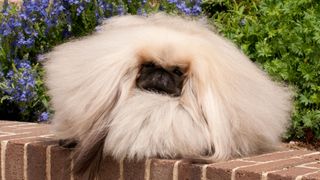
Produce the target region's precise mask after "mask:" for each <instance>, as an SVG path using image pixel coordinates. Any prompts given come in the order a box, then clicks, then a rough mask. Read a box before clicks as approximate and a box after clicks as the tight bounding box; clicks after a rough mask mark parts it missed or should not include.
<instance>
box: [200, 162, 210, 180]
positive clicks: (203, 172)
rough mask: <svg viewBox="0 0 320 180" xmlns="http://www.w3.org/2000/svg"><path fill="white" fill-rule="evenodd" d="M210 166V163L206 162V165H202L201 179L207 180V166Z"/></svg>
mask: <svg viewBox="0 0 320 180" xmlns="http://www.w3.org/2000/svg"><path fill="white" fill-rule="evenodd" d="M208 166H209V164H206V165H204V166H202V168H201V180H206V179H207V167H208Z"/></svg>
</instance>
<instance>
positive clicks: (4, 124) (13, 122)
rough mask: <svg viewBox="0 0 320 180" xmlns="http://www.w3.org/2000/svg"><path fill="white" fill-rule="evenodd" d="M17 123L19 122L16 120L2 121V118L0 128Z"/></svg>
mask: <svg viewBox="0 0 320 180" xmlns="http://www.w3.org/2000/svg"><path fill="white" fill-rule="evenodd" d="M19 123H20V122H17V121H3V120H0V129H1V127H3V126H12V125H16V124H19Z"/></svg>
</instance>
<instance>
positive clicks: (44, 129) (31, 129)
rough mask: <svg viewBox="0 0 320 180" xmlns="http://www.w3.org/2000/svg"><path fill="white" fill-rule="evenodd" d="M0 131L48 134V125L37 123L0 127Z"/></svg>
mask: <svg viewBox="0 0 320 180" xmlns="http://www.w3.org/2000/svg"><path fill="white" fill-rule="evenodd" d="M0 130H1V131H2V132H10V133H17V134H19V133H20V134H21V133H30V134H40V132H41V134H49V132H50V129H49V127H48V126H43V125H42V126H41V125H39V124H31V125H26V126H17V127H8V126H7V127H2V128H1V129H0Z"/></svg>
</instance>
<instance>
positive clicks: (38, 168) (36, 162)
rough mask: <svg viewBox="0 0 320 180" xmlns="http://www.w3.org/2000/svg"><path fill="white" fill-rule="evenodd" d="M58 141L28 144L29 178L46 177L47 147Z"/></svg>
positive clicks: (42, 178) (41, 179)
mask: <svg viewBox="0 0 320 180" xmlns="http://www.w3.org/2000/svg"><path fill="white" fill-rule="evenodd" d="M54 144H57V142H56V141H46V142H34V143H30V144H28V145H27V148H26V149H27V177H28V179H29V180H44V179H46V149H47V146H48V145H54Z"/></svg>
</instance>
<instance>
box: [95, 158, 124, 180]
mask: <svg viewBox="0 0 320 180" xmlns="http://www.w3.org/2000/svg"><path fill="white" fill-rule="evenodd" d="M100 172H101V173H100V178H99V179H108V180H118V179H120V164H119V162H118V161H116V160H114V158H113V157H110V156H108V157H106V159H105V160H104V162H103V164H102V167H101V171H100Z"/></svg>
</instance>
